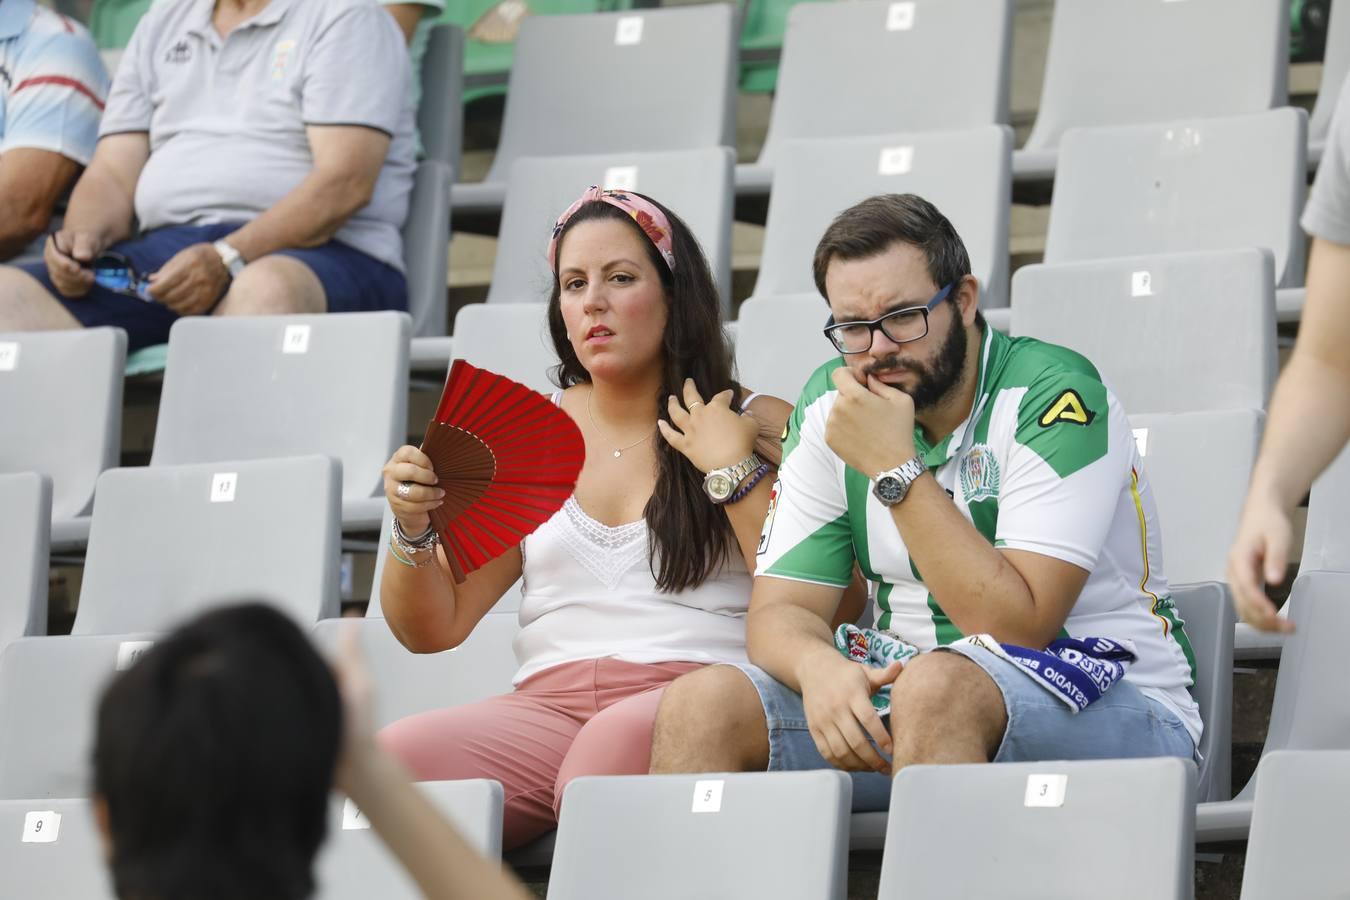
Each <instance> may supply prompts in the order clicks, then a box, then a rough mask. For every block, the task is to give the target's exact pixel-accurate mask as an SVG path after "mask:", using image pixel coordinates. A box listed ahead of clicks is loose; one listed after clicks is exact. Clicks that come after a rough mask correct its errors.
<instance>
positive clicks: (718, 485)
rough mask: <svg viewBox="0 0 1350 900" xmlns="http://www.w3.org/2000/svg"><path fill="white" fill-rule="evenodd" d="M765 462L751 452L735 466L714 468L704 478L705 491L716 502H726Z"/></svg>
mask: <svg viewBox="0 0 1350 900" xmlns="http://www.w3.org/2000/svg"><path fill="white" fill-rule="evenodd" d="M763 464H764V463H763V460H761V459H760V458H759V456H758V455H756V454H754V453H751V454H750V455H749V456H747V457H746V458H745V459H743V460H741V461H740V462H738V463H736V465H734V466H724V467H723V468H721V469H713V470H712V471H711V472H709V473H708V474H707V475H705V476H704V478H703V493H705V494H707V495H708V499H709V500H711V501H712V502H714V503H726V502H727V501H728V500H730V499H731V495H732V494H734V493H736V488H738V487H740V486H741V484H742V482H744V481H745V479H747V478H749V477H750V476H751V474H753V473H754V472H755V471H756V470H757V469H758V468H759V467H760V466H761V465H763Z"/></svg>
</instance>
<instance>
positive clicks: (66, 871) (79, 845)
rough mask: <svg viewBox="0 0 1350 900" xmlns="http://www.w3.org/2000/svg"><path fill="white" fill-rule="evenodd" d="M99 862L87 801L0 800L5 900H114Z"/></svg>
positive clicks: (100, 855) (99, 848)
mask: <svg viewBox="0 0 1350 900" xmlns="http://www.w3.org/2000/svg"><path fill="white" fill-rule="evenodd" d="M52 813H54V814H55V816H57V817H59V818H55V817H53V816H52V815H49V814H52ZM39 822H41V826H39V824H38V823H39ZM53 834H55V839H54V840H53V839H52V835H53ZM103 859H104V857H103V845H102V843H101V842H100V839H99V834H98V826H97V825H96V824H95V820H94V812H93V808H92V806H91V805H90V804H89V802H88V801H87V800H42V801H31V800H4V801H0V872H4V873H5V876H4V877H5V887H4V890H5V896H7V897H22V898H24V900H75V898H78V900H113V897H114V894H113V889H112V879H111V878H110V877H109V876H108V870H107V867H106V865H105V864H104V861H103Z"/></svg>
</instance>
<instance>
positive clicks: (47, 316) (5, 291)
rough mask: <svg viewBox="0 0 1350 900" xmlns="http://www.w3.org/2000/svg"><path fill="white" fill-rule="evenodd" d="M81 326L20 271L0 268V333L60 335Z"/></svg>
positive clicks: (40, 284) (40, 286)
mask: <svg viewBox="0 0 1350 900" xmlns="http://www.w3.org/2000/svg"><path fill="white" fill-rule="evenodd" d="M80 327H81V325H80V322H79V320H78V319H76V318H75V317H74V316H72V315H71V314H70V313H69V312H67V311H66V308H65V307H64V306H62V305H61V303H60V302H59V301H58V300H57V299H56V298H55V297H53V296H52V295H51V294H49V293H47V289H46V288H44V287H43V286H42V283H41V282H40V281H38V280H37V279H36V278H34V277H33V276H32V275H29V274H28V273H27V272H25V271H23V270H22V269H16V268H13V267H10V266H4V267H0V331H62V330H66V329H71V328H80Z"/></svg>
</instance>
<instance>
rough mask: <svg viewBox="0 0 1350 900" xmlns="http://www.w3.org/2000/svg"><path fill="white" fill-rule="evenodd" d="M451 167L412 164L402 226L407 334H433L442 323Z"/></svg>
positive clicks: (437, 333)
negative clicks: (410, 189)
mask: <svg viewBox="0 0 1350 900" xmlns="http://www.w3.org/2000/svg"><path fill="white" fill-rule="evenodd" d="M453 181H454V175H453V174H452V173H451V170H450V167H449V166H447V165H446V164H445V163H442V162H438V161H436V160H430V159H429V160H425V161H424V162H422V163H421V164H420V165H419V166H418V167H417V175H416V177H415V178H414V179H413V192H412V196H411V198H410V205H409V207H408V221H407V222H406V223H405V224H404V226H403V265H404V268H405V270H406V271H405V275H406V277H407V281H408V313H409V314H410V315H411V316H412V333H413V334H415V335H417V336H418V337H422V336H427V337H438V336H440V335H443V334H445V327H446V324H447V323H446V274H447V270H448V268H449V264H450V185H451V183H452V182H453Z"/></svg>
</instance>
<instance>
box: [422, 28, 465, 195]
mask: <svg viewBox="0 0 1350 900" xmlns="http://www.w3.org/2000/svg"><path fill="white" fill-rule="evenodd" d="M416 75H417V77H418V78H419V79H420V80H421V83H422V96H421V102H420V104H419V105H418V108H417V133H418V134H419V135H421V138H422V153H423V154H424V156H425V158H426V159H431V160H436V161H437V162H443V163H445V164H446V165H447V166H449V167H450V169H451V171H452V172H458V171H459V170H460V156H461V148H462V147H463V145H464V100H463V98H464V32H463V31H462V30H460V29H459V28H457V27H456V26H454V25H450V24H445V23H438V24H437V25H434V26H433V27H432V28H430V29H429V30H428V31H427V49H426V54H425V55H424V56H423V57H422V71H421V72H420V73H416ZM441 194H442V197H443V198H444V199H445V201H446V202H447V205H448V202H449V198H450V188H449V187H448V186H447V187H446V188H445V189H444V190H443V191H441ZM413 196H414V197H415V196H416V194H414V195H413ZM447 218H448V213H447Z"/></svg>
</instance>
